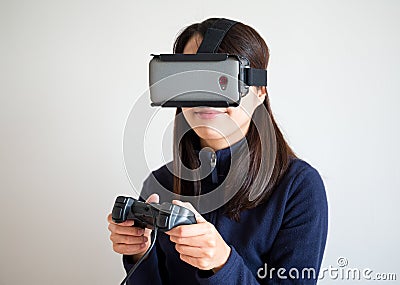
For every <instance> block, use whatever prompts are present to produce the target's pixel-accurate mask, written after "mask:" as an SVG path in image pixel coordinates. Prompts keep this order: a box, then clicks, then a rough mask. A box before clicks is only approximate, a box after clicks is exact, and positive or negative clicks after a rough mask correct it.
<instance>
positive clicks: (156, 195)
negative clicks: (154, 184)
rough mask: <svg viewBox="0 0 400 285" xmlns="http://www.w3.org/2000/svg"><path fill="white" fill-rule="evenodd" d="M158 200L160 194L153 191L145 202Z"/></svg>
mask: <svg viewBox="0 0 400 285" xmlns="http://www.w3.org/2000/svg"><path fill="white" fill-rule="evenodd" d="M158 202H160V196H158V194H156V193H154V194H151V195H150V196H149V198H147V200H146V203H158Z"/></svg>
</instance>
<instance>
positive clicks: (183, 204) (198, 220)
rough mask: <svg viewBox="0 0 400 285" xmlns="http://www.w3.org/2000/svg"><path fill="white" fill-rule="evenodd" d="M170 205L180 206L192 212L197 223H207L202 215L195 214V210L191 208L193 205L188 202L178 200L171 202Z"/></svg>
mask: <svg viewBox="0 0 400 285" xmlns="http://www.w3.org/2000/svg"><path fill="white" fill-rule="evenodd" d="M172 204H175V205H178V206H181V207H185V208H186V209H189V210H190V211H192V212H193V214H194V216H195V217H196V221H197V222H198V223H204V222H207V221H206V219H204V218H203V216H202V215H200V214H199V212H197V210H196V209H195V208H194V207H193V205H192V204H191V203H189V202H182V201H179V200H172Z"/></svg>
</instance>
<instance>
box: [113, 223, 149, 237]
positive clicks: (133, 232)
mask: <svg viewBox="0 0 400 285" xmlns="http://www.w3.org/2000/svg"><path fill="white" fill-rule="evenodd" d="M108 230H109V231H110V232H112V233H116V234H120V235H130V236H142V235H143V234H144V233H145V231H144V230H143V229H141V228H137V227H123V226H119V225H116V224H109V225H108Z"/></svg>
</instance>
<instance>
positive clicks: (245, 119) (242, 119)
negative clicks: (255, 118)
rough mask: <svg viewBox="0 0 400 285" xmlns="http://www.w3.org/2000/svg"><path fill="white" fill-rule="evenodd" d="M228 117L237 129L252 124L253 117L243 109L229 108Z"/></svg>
mask: <svg viewBox="0 0 400 285" xmlns="http://www.w3.org/2000/svg"><path fill="white" fill-rule="evenodd" d="M228 115H229V117H230V119H231V120H232V122H234V124H235V125H236V127H237V128H240V129H242V128H243V127H245V126H247V125H248V124H249V123H250V120H251V117H250V116H249V115H248V114H247V112H246V111H245V110H244V109H243V108H242V107H241V106H239V107H236V108H229V109H228Z"/></svg>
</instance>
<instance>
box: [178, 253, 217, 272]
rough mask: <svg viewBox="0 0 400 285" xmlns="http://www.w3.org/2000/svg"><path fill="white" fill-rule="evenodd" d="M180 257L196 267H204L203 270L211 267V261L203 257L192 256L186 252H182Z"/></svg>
mask: <svg viewBox="0 0 400 285" xmlns="http://www.w3.org/2000/svg"><path fill="white" fill-rule="evenodd" d="M179 258H180V259H181V260H182V261H184V262H186V263H188V264H190V265H192V266H194V267H197V268H199V269H202V270H208V269H211V267H210V264H209V262H207V261H205V260H204V259H202V258H197V257H192V256H189V255H184V254H180V255H179Z"/></svg>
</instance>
